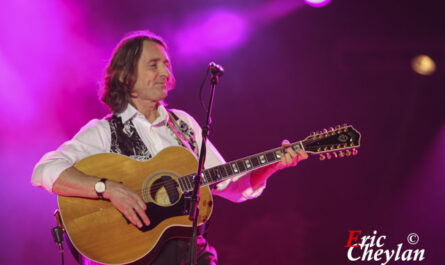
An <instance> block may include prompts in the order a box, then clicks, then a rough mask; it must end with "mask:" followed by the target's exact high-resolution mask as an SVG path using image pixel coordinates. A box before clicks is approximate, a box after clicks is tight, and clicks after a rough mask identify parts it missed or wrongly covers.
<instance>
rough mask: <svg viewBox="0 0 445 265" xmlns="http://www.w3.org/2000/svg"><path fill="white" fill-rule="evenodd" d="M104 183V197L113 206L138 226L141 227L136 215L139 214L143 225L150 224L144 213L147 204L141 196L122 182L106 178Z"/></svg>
mask: <svg viewBox="0 0 445 265" xmlns="http://www.w3.org/2000/svg"><path fill="white" fill-rule="evenodd" d="M106 185H107V189H106V191H105V192H104V195H103V196H104V198H105V199H108V200H110V201H111V203H112V204H113V205H114V207H116V209H118V210H119V211H120V212H121V213H122V214H123V215H124V216H125V217H126V218H127V219H128V220H129V221H130V222H131V223H132V224H134V225H135V226H137V227H139V228H141V227H142V222H141V220H140V219H139V217H138V215H139V216H140V217H141V219H142V221H143V222H144V224H145V225H147V226H148V225H150V219H148V216H147V214H146V213H145V210H146V209H147V205H146V204H145V202H144V200H143V199H142V198H141V196H139V195H138V194H137V193H136V192H134V191H133V190H131V189H130V188H128V187H127V186H125V185H124V184H122V183H119V182H116V181H113V180H109V179H108V180H107V182H106ZM136 213H137V214H136Z"/></svg>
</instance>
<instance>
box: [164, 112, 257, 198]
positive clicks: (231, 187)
mask: <svg viewBox="0 0 445 265" xmlns="http://www.w3.org/2000/svg"><path fill="white" fill-rule="evenodd" d="M172 111H173V112H174V113H175V114H176V115H177V116H178V117H179V118H180V119H182V120H183V121H185V122H187V124H189V125H190V126H192V129H193V131H194V132H195V135H196V141H197V143H198V148H199V150H201V142H202V135H201V131H202V129H201V127H200V126H199V124H198V122H197V121H196V120H195V119H194V118H193V117H192V116H191V115H189V114H188V113H186V112H184V111H180V110H172ZM206 148H207V156H206V160H205V162H204V167H205V168H211V167H215V166H218V165H221V164H224V163H226V161H225V160H224V158H223V157H222V156H221V154H220V153H219V152H218V150H217V149H216V147H215V146H214V145H213V144H212V142H210V140H207V142H206ZM250 176H251V174H250V173H247V174H239V175H235V176H234V177H232V178H230V179H227V180H224V181H222V182H220V183H218V184H217V185H216V189H213V190H212V193H213V194H214V195H218V196H220V197H223V198H225V199H228V200H230V201H233V202H243V201H245V200H248V199H254V198H257V197H258V196H260V195H261V193H262V192H263V190H264V188H265V187H266V186H263V187H260V188H258V189H256V190H253V188H252V185H251V184H250Z"/></svg>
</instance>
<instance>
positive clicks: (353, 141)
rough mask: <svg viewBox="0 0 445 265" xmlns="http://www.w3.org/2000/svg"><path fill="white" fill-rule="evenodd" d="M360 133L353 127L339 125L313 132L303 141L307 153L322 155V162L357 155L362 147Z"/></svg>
mask: <svg viewBox="0 0 445 265" xmlns="http://www.w3.org/2000/svg"><path fill="white" fill-rule="evenodd" d="M360 138H361V135H360V133H359V132H358V131H357V130H356V129H354V127H352V126H351V125H346V124H344V125H343V126H340V125H337V126H335V128H332V127H331V128H329V130H327V129H324V130H323V131H318V132H313V133H311V135H310V136H308V137H306V139H304V140H303V141H302V144H303V146H304V149H305V150H306V152H307V153H311V154H320V160H325V159H326V158H327V159H331V158H332V157H335V158H337V157H344V156H350V155H356V154H357V153H358V151H357V148H358V147H360Z"/></svg>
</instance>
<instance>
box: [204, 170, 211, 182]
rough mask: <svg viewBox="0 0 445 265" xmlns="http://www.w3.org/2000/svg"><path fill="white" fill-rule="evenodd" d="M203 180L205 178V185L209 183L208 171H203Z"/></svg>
mask: <svg viewBox="0 0 445 265" xmlns="http://www.w3.org/2000/svg"><path fill="white" fill-rule="evenodd" d="M203 174H204V178H205V180H206V182H205V183H206V184H207V183H210V182H211V179H210V173H209V171H208V170H204V173H203Z"/></svg>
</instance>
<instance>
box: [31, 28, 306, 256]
mask: <svg viewBox="0 0 445 265" xmlns="http://www.w3.org/2000/svg"><path fill="white" fill-rule="evenodd" d="M174 85H175V78H174V76H173V73H172V67H171V62H170V58H169V56H168V53H167V46H166V44H165V43H164V41H163V40H162V39H161V38H160V37H158V36H156V35H154V34H152V33H150V32H148V31H141V32H134V33H132V34H130V35H128V36H127V37H125V38H124V39H123V40H122V41H121V42H120V43H119V44H118V46H117V47H116V49H115V51H114V53H113V55H112V57H111V60H110V62H109V64H108V66H107V68H106V73H105V80H104V93H103V96H102V100H103V102H105V103H106V104H107V106H108V107H109V108H110V109H111V111H112V114H113V115H112V116H111V115H110V116H109V117H106V118H104V119H102V120H97V119H95V120H92V121H90V122H89V123H88V124H87V125H86V126H84V127H83V128H82V129H81V130H80V132H79V133H78V134H77V135H76V136H75V137H74V138H73V139H72V140H70V141H67V142H65V143H64V144H63V145H62V146H60V147H59V148H58V149H57V150H56V151H53V152H49V153H47V154H46V155H45V156H44V157H43V158H42V159H41V160H40V161H39V163H38V164H37V165H36V167H35V169H34V172H33V177H32V183H33V185H35V186H39V187H44V188H45V189H47V190H48V191H49V192H51V193H56V194H59V195H64V196H77V197H85V198H91V199H97V198H99V199H105V200H109V201H110V202H111V203H112V204H113V205H114V207H115V208H116V209H118V210H119V211H120V212H121V213H122V214H123V215H124V216H125V217H126V218H127V219H128V220H129V221H130V222H131V223H132V224H133V225H135V226H137V227H142V226H143V224H145V225H149V224H150V213H148V216H147V214H146V212H145V210H146V204H145V202H144V200H143V199H142V198H141V196H140V194H138V193H136V192H135V191H133V190H131V189H130V188H128V187H126V186H125V185H124V184H122V183H119V182H116V181H112V180H105V179H99V178H98V177H96V176H90V175H86V174H84V173H83V172H81V171H79V170H77V169H76V168H75V167H73V165H74V164H75V163H77V162H78V161H79V160H81V159H83V158H85V157H88V156H90V155H93V154H97V153H108V152H112V153H120V154H123V155H126V156H129V157H131V158H134V159H137V160H148V159H150V158H151V157H154V156H155V155H156V154H157V153H158V152H159V151H161V150H162V149H164V148H166V147H168V146H175V145H176V146H178V145H182V146H186V147H188V148H189V149H190V150H191V151H192V152H195V153H197V150H200V146H199V145H200V143H201V139H202V138H201V128H200V127H199V125H198V124H197V122H196V121H195V120H194V119H193V118H192V117H191V116H190V115H189V114H187V113H186V112H184V111H180V110H167V109H166V108H165V106H164V103H163V101H164V99H165V98H166V97H167V94H168V92H169V91H170V90H171V89H173V87H174ZM173 122H174V123H176V124H179V125H178V126H177V127H178V128H179V133H178V132H177V131H175V128H174V126H173V125H172V124H173ZM206 145H207V158H206V161H205V167H206V168H209V167H212V166H216V165H219V164H222V163H224V159H223V158H222V157H221V155H220V154H219V153H218V151H217V150H216V148H215V147H214V146H213V145H212V143H211V142H210V141H208V142H207V144H206ZM288 145H289V142H288V141H283V146H288ZM306 158H307V154H306V153H305V152H304V151H298V152H294V151H293V150H292V149H291V148H287V149H286V153H285V154H284V155H283V156H282V157H281V162H279V163H276V164H273V165H270V166H266V167H263V168H260V169H257V170H254V171H252V172H251V173H250V174H246V175H244V176H238V177H236V178H233V179H232V180H226V181H223V182H221V183H219V184H218V185H217V186H216V188H215V189H213V190H212V193H213V194H215V195H219V196H222V197H224V198H226V199H229V200H232V201H235V202H241V201H244V200H246V199H251V198H255V197H257V196H259V195H260V194H261V192H262V190H263V189H264V187H265V185H266V181H267V179H268V178H269V177H270V176H271V175H272V174H273V173H274V172H276V171H277V170H279V169H282V168H285V167H288V166H295V165H296V164H297V163H298V161H300V160H303V159H306ZM138 216H139V217H140V218H139V217H138ZM188 241H189V240H185V239H173V240H170V241H169V242H168V243H167V244H166V245H165V246H164V247H163V250H161V253H160V254H159V256H158V258H157V259H156V260H155V261H154V263H153V264H184V262H187V261H186V260H187V259H188ZM216 262H217V257H216V252H215V251H214V249H213V248H212V247H211V246H210V245H209V244H208V243H207V242H206V240H205V239H204V238H203V237H202V236H201V237H199V239H198V264H216Z"/></svg>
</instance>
